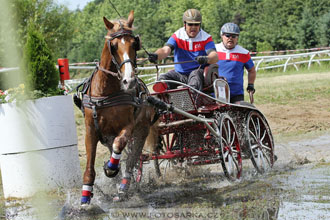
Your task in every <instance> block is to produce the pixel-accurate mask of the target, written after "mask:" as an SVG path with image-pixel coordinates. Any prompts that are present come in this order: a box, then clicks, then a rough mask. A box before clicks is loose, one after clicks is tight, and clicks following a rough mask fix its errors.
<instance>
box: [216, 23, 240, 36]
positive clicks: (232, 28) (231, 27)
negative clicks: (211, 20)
mask: <svg viewBox="0 0 330 220" xmlns="http://www.w3.org/2000/svg"><path fill="white" fill-rule="evenodd" d="M239 32H240V31H239V27H238V26H237V24H234V23H226V24H224V25H223V26H222V28H221V30H220V35H223V34H226V33H228V34H237V35H239Z"/></svg>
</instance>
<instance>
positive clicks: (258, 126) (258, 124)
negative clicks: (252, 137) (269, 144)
mask: <svg viewBox="0 0 330 220" xmlns="http://www.w3.org/2000/svg"><path fill="white" fill-rule="evenodd" d="M257 137H259V138H260V121H259V118H257Z"/></svg>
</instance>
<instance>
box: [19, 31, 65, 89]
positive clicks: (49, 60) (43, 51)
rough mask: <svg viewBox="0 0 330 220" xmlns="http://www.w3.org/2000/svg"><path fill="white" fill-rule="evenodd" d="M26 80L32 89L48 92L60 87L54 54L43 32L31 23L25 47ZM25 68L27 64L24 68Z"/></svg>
mask: <svg viewBox="0 0 330 220" xmlns="http://www.w3.org/2000/svg"><path fill="white" fill-rule="evenodd" d="M24 61H25V64H26V71H27V72H26V80H27V84H28V85H29V87H30V88H31V90H40V91H41V92H43V93H48V92H49V91H50V90H54V89H56V88H57V87H58V82H59V74H58V73H57V70H56V67H55V63H54V61H53V56H52V53H51V51H50V49H49V48H48V46H47V44H46V42H45V40H44V38H43V36H42V34H41V33H40V32H38V31H37V30H36V28H35V27H34V25H30V27H29V30H28V37H27V42H26V45H25V48H24ZM22 69H25V66H24V67H23V68H22Z"/></svg>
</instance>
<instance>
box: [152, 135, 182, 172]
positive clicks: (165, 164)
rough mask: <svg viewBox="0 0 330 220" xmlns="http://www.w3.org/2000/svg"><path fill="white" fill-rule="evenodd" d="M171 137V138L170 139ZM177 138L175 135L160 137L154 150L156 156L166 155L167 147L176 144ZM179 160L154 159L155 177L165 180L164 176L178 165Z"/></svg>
mask: <svg viewBox="0 0 330 220" xmlns="http://www.w3.org/2000/svg"><path fill="white" fill-rule="evenodd" d="M170 136H171V137H170ZM178 139H179V138H178V136H177V135H176V134H173V135H169V134H166V135H160V136H159V139H158V146H157V149H156V154H157V155H163V154H165V153H166V149H167V147H169V146H170V145H171V142H172V143H176V144H177V141H178ZM178 163H180V162H179V158H174V159H157V158H156V159H154V167H155V172H156V176H157V177H158V178H160V177H162V178H166V174H167V173H168V172H169V171H170V170H171V169H172V168H173V167H175V166H176V165H178Z"/></svg>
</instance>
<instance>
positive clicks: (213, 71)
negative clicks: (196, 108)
mask: <svg viewBox="0 0 330 220" xmlns="http://www.w3.org/2000/svg"><path fill="white" fill-rule="evenodd" d="M218 68H219V65H218V64H211V65H209V66H206V67H205V68H204V84H203V92H205V93H213V82H214V80H216V79H218V78H219V73H218Z"/></svg>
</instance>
